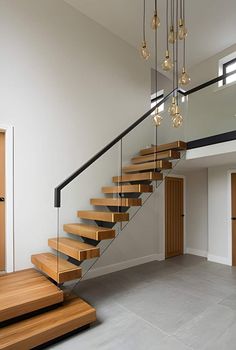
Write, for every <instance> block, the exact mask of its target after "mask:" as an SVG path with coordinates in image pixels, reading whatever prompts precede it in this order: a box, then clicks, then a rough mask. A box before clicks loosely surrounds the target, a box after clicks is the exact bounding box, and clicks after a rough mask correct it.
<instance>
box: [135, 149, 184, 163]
mask: <svg viewBox="0 0 236 350" xmlns="http://www.w3.org/2000/svg"><path fill="white" fill-rule="evenodd" d="M179 158H180V152H178V151H164V152H159V153H153V154H149V155H147V156H139V157H134V158H132V163H133V164H140V163H145V162H155V161H157V160H173V159H179Z"/></svg>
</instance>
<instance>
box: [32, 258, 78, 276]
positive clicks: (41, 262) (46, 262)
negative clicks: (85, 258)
mask: <svg viewBox="0 0 236 350" xmlns="http://www.w3.org/2000/svg"><path fill="white" fill-rule="evenodd" d="M31 262H32V264H34V265H35V266H36V267H37V268H38V269H39V270H40V271H42V272H43V273H45V274H46V275H48V276H49V277H51V278H52V279H53V280H54V281H56V282H57V283H64V282H68V281H72V280H75V279H78V278H80V277H81V275H82V269H81V267H78V266H75V265H74V264H71V263H70V262H68V261H66V260H65V259H62V258H60V257H57V256H56V255H54V254H52V253H41V254H35V255H32V256H31Z"/></svg>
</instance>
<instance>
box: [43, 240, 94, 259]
mask: <svg viewBox="0 0 236 350" xmlns="http://www.w3.org/2000/svg"><path fill="white" fill-rule="evenodd" d="M48 245H49V247H51V248H53V249H55V250H57V251H59V252H61V253H63V254H66V255H68V256H70V257H72V258H74V259H76V260H79V261H83V260H86V259H92V258H96V257H98V256H99V255H100V249H99V248H98V247H94V246H93V245H91V244H86V243H83V242H80V241H78V240H75V239H71V238H67V237H60V238H59V239H57V238H49V240H48Z"/></svg>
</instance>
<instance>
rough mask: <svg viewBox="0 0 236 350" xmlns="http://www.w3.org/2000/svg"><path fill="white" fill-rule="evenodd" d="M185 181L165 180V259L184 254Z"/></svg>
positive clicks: (177, 179) (168, 178)
mask: <svg viewBox="0 0 236 350" xmlns="http://www.w3.org/2000/svg"><path fill="white" fill-rule="evenodd" d="M183 211H184V179H183V178H177V177H166V178H165V257H166V258H170V257H173V256H177V255H182V254H183V242H184V212H183Z"/></svg>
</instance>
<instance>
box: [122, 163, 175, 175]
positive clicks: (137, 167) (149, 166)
mask: <svg viewBox="0 0 236 350" xmlns="http://www.w3.org/2000/svg"><path fill="white" fill-rule="evenodd" d="M171 168H172V164H171V163H170V162H168V161H167V160H159V161H157V162H149V163H142V164H131V165H128V166H125V167H124V168H123V171H124V173H134V172H137V171H144V170H156V169H159V170H162V169H171Z"/></svg>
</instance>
